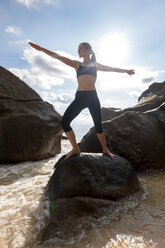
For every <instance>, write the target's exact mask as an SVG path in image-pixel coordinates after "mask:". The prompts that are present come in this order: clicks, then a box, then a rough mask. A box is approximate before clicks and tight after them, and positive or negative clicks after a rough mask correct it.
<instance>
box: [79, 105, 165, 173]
mask: <svg viewBox="0 0 165 248" xmlns="http://www.w3.org/2000/svg"><path fill="white" fill-rule="evenodd" d="M103 130H104V133H105V136H106V141H107V145H108V148H109V149H110V150H111V152H112V153H117V154H119V155H120V156H122V157H124V158H126V159H127V160H128V161H130V162H131V164H132V165H133V166H134V167H135V168H136V169H138V170H144V169H151V168H152V169H158V168H164V167H165V162H164V161H165V103H163V104H162V105H161V106H160V107H158V108H156V109H153V110H150V111H146V112H144V113H143V112H138V111H128V112H126V113H124V114H122V115H120V116H118V117H116V118H114V119H112V120H109V121H104V122H103ZM79 146H80V149H81V151H82V152H98V153H100V152H102V147H101V145H100V142H99V140H98V138H97V136H96V130H95V128H94V127H93V128H91V129H90V131H89V132H88V133H87V134H86V135H85V136H84V137H83V139H82V140H81V142H80V143H79Z"/></svg>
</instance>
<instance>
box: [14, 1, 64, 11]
mask: <svg viewBox="0 0 165 248" xmlns="http://www.w3.org/2000/svg"><path fill="white" fill-rule="evenodd" d="M15 1H16V2H18V3H21V4H23V5H25V6H26V7H27V8H28V9H30V8H33V9H36V10H37V9H39V7H40V6H41V5H45V4H47V5H56V6H57V4H58V3H59V0H15Z"/></svg>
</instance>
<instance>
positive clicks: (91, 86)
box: [76, 63, 97, 91]
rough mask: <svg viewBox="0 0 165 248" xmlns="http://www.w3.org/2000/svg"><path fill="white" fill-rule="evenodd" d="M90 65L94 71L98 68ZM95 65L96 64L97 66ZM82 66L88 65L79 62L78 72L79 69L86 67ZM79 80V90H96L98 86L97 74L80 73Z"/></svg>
mask: <svg viewBox="0 0 165 248" xmlns="http://www.w3.org/2000/svg"><path fill="white" fill-rule="evenodd" d="M88 66H90V67H92V68H91V69H92V71H93V72H94V70H97V69H96V66H95V65H88ZM93 66H95V68H94V67H93ZM80 67H81V68H80ZM82 67H86V66H84V65H83V64H80V63H79V65H78V67H77V68H76V69H77V72H78V70H79V71H80V70H81V69H85V68H82ZM87 69H90V68H87ZM80 74H81V73H80ZM77 82H78V88H77V91H82V90H96V88H95V82H96V75H90V74H82V75H79V76H78V77H77Z"/></svg>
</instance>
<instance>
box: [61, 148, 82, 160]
mask: <svg viewBox="0 0 165 248" xmlns="http://www.w3.org/2000/svg"><path fill="white" fill-rule="evenodd" d="M80 152H81V151H80V149H79V148H77V149H72V150H71V151H70V152H69V153H68V154H67V155H66V158H65V159H68V158H70V157H71V156H73V155H74V154H80Z"/></svg>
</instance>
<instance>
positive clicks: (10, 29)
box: [5, 26, 22, 36]
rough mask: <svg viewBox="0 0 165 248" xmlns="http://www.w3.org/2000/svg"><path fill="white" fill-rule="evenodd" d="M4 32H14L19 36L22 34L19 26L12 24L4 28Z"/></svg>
mask: <svg viewBox="0 0 165 248" xmlns="http://www.w3.org/2000/svg"><path fill="white" fill-rule="evenodd" d="M5 32H6V33H12V34H15V35H17V36H21V35H22V30H21V29H20V28H19V27H14V26H7V27H6V29H5Z"/></svg>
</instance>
